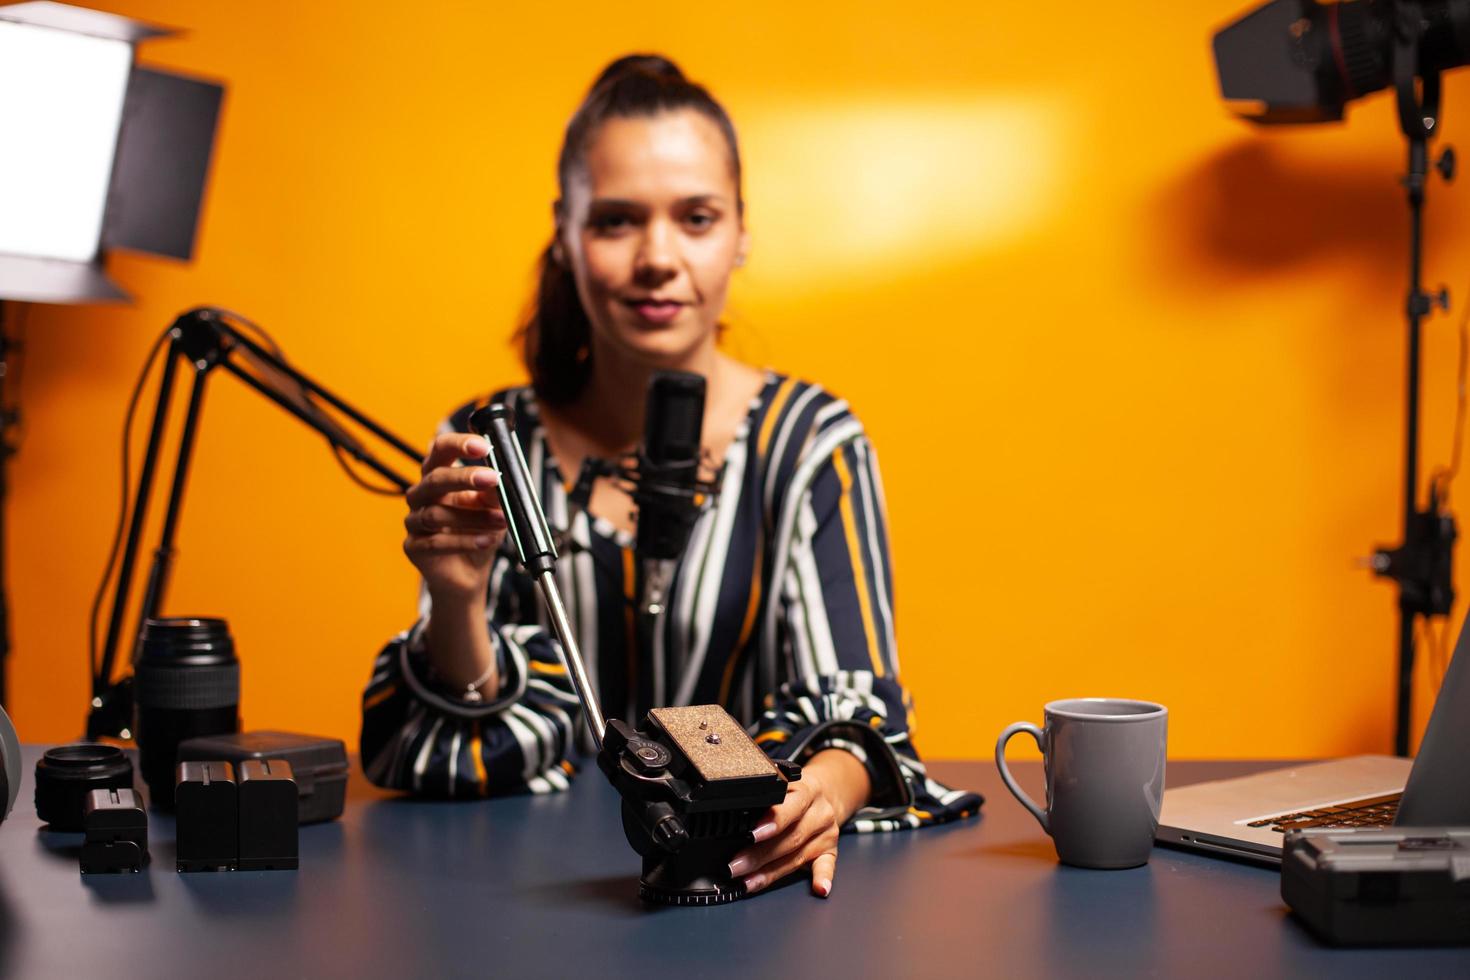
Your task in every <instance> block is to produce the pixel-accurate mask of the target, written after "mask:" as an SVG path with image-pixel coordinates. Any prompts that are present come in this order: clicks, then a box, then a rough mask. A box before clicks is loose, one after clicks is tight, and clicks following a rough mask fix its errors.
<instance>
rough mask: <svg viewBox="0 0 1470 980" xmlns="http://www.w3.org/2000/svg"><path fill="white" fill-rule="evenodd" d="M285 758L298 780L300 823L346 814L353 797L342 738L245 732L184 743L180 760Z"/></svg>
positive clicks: (237, 761) (239, 761) (180, 751)
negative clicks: (346, 803)
mask: <svg viewBox="0 0 1470 980" xmlns="http://www.w3.org/2000/svg"><path fill="white" fill-rule="evenodd" d="M206 759H225V760H228V761H229V762H232V763H234V764H235V766H236V767H237V768H238V767H239V765H240V764H241V763H242V762H244V761H245V760H246V759H260V760H266V759H284V760H286V761H287V762H289V763H290V764H291V773H292V775H293V778H295V780H296V791H297V794H298V796H297V803H298V807H297V822H298V823H303V824H307V823H320V822H321V821H323V820H335V819H337V818H338V817H340V816H341V815H342V805H343V802H344V801H345V800H346V798H347V746H346V745H344V744H343V742H342V740H341V739H336V738H324V737H322V736H318V735H297V734H295V733H293V732H239V733H237V734H234V735H208V736H204V737H201V738H191V739H189V740H187V741H184V742H180V743H179V761H180V762H184V761H186V760H191V761H200V760H206Z"/></svg>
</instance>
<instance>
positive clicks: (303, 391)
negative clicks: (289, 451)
mask: <svg viewBox="0 0 1470 980" xmlns="http://www.w3.org/2000/svg"><path fill="white" fill-rule="evenodd" d="M216 309H217V311H218V312H220V313H223V314H224V315H225V316H227V317H229V318H230V319H231V320H235V321H238V322H239V324H240V325H242V326H244V327H246V328H247V329H249V330H251V331H252V332H254V333H255V334H256V335H257V336H258V337H260V338H261V339H262V340H263V341H264V342H265V346H266V347H268V348H269V349H270V352H271V354H272V355H274V356H275V358H276V360H278V361H280V362H281V363H282V364H289V363H290V362H289V361H288V360H286V353H285V351H283V350H281V345H280V344H278V343H276V341H275V338H274V337H272V336H271V335H270V333H269V332H268V331H267V330H266V329H265V328H264V327H262V326H261V325H260V324H258V323H256V322H255V321H253V320H251V319H250V318H249V317H246V316H243V315H241V314H239V313H236V312H235V311H234V310H227V309H223V308H219V307H216ZM293 383H294V384H295V385H296V390H297V392H298V393H299V394H300V395H301V401H302V402H303V403H304V406H305V408H306V410H307V411H308V412H310V413H312V414H313V415H315V416H316V418H317V420H318V421H320V422H323V423H324V424H328V423H330V424H335V423H334V422H333V421H332V418H331V416H330V415H329V414H328V413H327V411H326V409H324V408H323V407H322V406H321V404H320V403H318V402H317V400H316V397H315V396H314V395H313V394H312V393H311V390H310V389H309V388H307V387H306V386H305V385H304V384H302V383H301V382H299V381H294V379H293ZM323 438H326V439H327V445H328V446H330V447H331V449H332V456H333V457H334V458H335V459H336V460H337V465H338V466H340V467H341V468H342V472H343V473H346V474H347V478H348V479H349V480H351V481H352V482H353V483H356V484H357V485H358V486H359V487H361V488H362V489H364V490H366V491H368V492H369V493H376V494H379V495H381V496H384V497H399V496H402V491H401V490H399V489H398V488H397V487H388V486H383V485H382V484H375V483H370V482H369V481H367V480H366V479H364V478H363V476H362V474H361V473H359V472H357V470H355V469H353V468H352V465H351V464H350V463H349V462H348V461H347V455H346V453H345V452H344V450H343V449H342V447H341V446H340V445H338V444H337V443H336V442H334V441H332V440H331V439H330V438H327V437H326V436H325V435H324V436H323Z"/></svg>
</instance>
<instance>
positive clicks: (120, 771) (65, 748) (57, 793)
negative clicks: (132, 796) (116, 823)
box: [36, 742, 133, 830]
mask: <svg viewBox="0 0 1470 980" xmlns="http://www.w3.org/2000/svg"><path fill="white" fill-rule="evenodd" d="M132 787H133V763H132V761H131V760H129V759H128V757H127V755H126V754H124V753H123V750H122V749H120V748H118V747H117V746H115V745H102V744H101V743H98V742H77V743H75V744H74V745H62V746H58V747H57V748H54V749H50V750H49V751H47V753H46V754H45V755H43V756H41V761H40V762H37V763H36V816H37V817H39V818H40V819H41V822H42V823H47V824H50V825H51V829H52V830H81V829H82V828H83V824H82V816H83V812H84V809H85V806H86V802H87V794H88V793H90V792H91V791H92V790H94V789H132Z"/></svg>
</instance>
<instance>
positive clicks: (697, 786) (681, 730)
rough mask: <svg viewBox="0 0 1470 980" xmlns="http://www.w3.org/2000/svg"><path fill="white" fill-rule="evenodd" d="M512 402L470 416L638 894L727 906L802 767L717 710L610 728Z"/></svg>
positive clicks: (679, 711) (656, 716) (659, 711)
mask: <svg viewBox="0 0 1470 980" xmlns="http://www.w3.org/2000/svg"><path fill="white" fill-rule="evenodd" d="M514 426H515V421H514V416H513V415H512V413H511V411H510V409H508V408H507V407H505V406H504V405H490V406H488V407H486V408H482V409H479V410H478V411H476V412H475V413H474V414H473V415H472V416H471V417H470V429H471V430H472V431H473V432H475V433H476V434H477V435H480V436H482V437H484V438H485V440H486V441H487V442H488V443H489V444H490V453H489V455H488V456H486V458H485V461H486V462H487V463H488V464H489V465H490V466H492V467H494V468H495V469H496V470H498V471H499V472H500V484H499V486H500V500H501V505H502V507H503V508H504V510H505V515H506V518H507V521H508V523H509V525H510V529H509V538H510V541H511V542H512V544H513V546H514V548H515V549H516V553H517V558H518V559H519V560H520V563H521V565H522V567H523V568H524V569H525V570H526V572H527V574H529V575H531V576H532V577H533V578H534V579H535V581H536V586H537V589H538V590H539V591H540V593H541V598H542V600H543V602H544V603H545V605H546V609H547V613H548V615H549V617H550V620H551V624H552V628H553V630H554V631H555V633H556V636H557V639H558V641H560V651H561V655H562V658H563V661H564V663H565V666H566V668H567V675H568V676H569V677H570V678H571V681H572V686H573V687H574V688H575V689H576V692H577V697H578V699H579V700H580V701H581V703H582V716H583V718H584V720H585V721H586V723H587V727H588V729H589V731H590V732H591V735H592V739H593V741H594V742H595V743H596V744H597V747H598V752H597V766H598V768H599V769H601V770H602V771H603V774H604V775H606V776H607V778H608V781H609V782H611V783H612V785H613V787H614V788H616V789H617V791H618V794H619V795H620V796H621V797H622V801H623V803H622V819H623V833H624V835H625V836H626V837H627V838H628V843H629V844H630V845H632V847H633V850H635V851H637V852H638V854H639V855H640V856H641V857H642V858H643V874H642V878H641V880H640V882H639V895H640V896H641V897H642V898H643V899H644V900H645V901H649V902H653V903H656V904H660V905H720V904H723V903H725V902H730V901H734V900H736V899H739V898H744V897H745V894H746V892H745V886H744V885H743V884H742V883H741V882H740V880H739V879H737V878H733V877H732V876H731V875H730V869H729V862H730V859H731V858H733V857H734V856H735V854H736V852H738V851H739V850H741V849H742V848H744V847H746V846H747V845H749V844H750V843H751V836H750V834H751V831H752V830H754V829H755V826H756V823H757V822H758V821H759V820H760V818H761V816H762V815H763V814H764V813H765V812H766V810H768V809H769V808H770V807H772V806H775V805H776V804H778V803H780V802H781V801H782V800H783V799H785V797H786V785H787V783H789V782H792V781H795V780H797V779H800V778H801V767H800V766H798V765H796V764H795V763H793V762H787V761H785V760H772V759H771V758H769V757H768V756H767V755H766V754H765V753H764V752H762V751H761V749H760V747H759V746H758V745H756V744H755V742H754V741H752V740H751V738H750V736H749V735H748V734H746V732H745V729H744V728H743V727H741V725H740V723H739V722H738V721H736V720H735V719H734V718H733V717H731V716H730V713H729V712H727V711H726V710H725V709H724V708H722V707H720V706H719V705H715V704H705V705H693V706H687V707H669V708H654V709H653V710H652V711H650V712H649V713H648V715H647V717H646V718H645V719H644V721H643V724H642V725H641V726H640V727H637V728H635V727H633V726H631V725H629V724H627V723H626V722H624V721H621V720H619V719H613V720H612V721H606V720H604V718H603V714H602V708H601V705H600V704H599V702H598V698H597V692H596V690H595V689H594V688H593V687H592V684H591V682H590V680H589V679H588V677H587V671H586V668H585V666H584V665H583V663H582V655H581V650H580V648H579V647H578V645H577V638H576V634H575V632H574V631H573V630H572V628H571V623H570V622H569V620H568V619H567V615H566V607H565V605H564V604H563V603H562V600H561V593H560V591H559V590H558V588H557V584H556V575H555V572H554V569H555V563H556V557H557V556H556V545H555V543H554V539H553V537H552V534H551V531H550V529H549V527H548V526H547V523H546V515H545V513H544V512H543V511H542V509H541V502H540V500H538V499H537V497H536V493H535V489H534V487H535V485H534V483H533V482H532V479H531V475H530V473H529V472H528V470H527V468H526V461H525V458H524V457H523V456H522V454H521V450H520V445H519V443H518V442H517V441H516V438H515V428H514Z"/></svg>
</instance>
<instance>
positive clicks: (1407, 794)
mask: <svg viewBox="0 0 1470 980" xmlns="http://www.w3.org/2000/svg"><path fill="white" fill-rule="evenodd" d="M1467 647H1470V629H1466V628H1465V626H1464V625H1462V626H1461V630H1460V638H1459V641H1458V642H1457V643H1456V644H1455V652H1454V656H1453V657H1452V658H1451V659H1450V664H1449V667H1448V669H1447V670H1446V671H1445V676H1444V681H1443V683H1442V684H1441V685H1440V689H1439V695H1438V697H1436V698H1435V702H1434V710H1433V712H1432V713H1431V714H1430V716H1429V725H1428V727H1426V728H1425V729H1424V740H1423V742H1421V743H1420V745H1419V755H1418V756H1417V757H1416V758H1415V759H1414V761H1413V762H1412V764H1411V763H1410V761H1409V760H1408V759H1400V758H1397V757H1394V756H1382V755H1364V756H1354V757H1353V758H1350V759H1338V760H1336V761H1333V762H1320V763H1314V764H1312V765H1305V766H1295V767H1292V768H1288V769H1275V770H1272V771H1270V772H1263V773H1257V774H1255V775H1253V776H1243V777H1240V778H1238V779H1217V780H1213V781H1211V782H1207V783H1196V784H1195V785H1193V786H1183V787H1180V788H1179V789H1170V790H1166V791H1165V792H1164V804H1163V810H1162V811H1161V813H1160V815H1159V829H1158V833H1157V835H1156V840H1157V841H1158V842H1159V843H1161V844H1168V845H1170V846H1176V847H1183V848H1188V849H1190V850H1195V851H1203V852H1206V853H1209V854H1219V855H1228V856H1231V857H1239V858H1246V859H1248V860H1256V861H1264V862H1269V863H1273V864H1279V863H1281V844H1282V840H1283V839H1284V838H1285V836H1286V832H1287V831H1288V830H1296V829H1299V828H1307V827H1344V828H1347V827H1378V826H1388V825H1395V826H1401V827H1429V826H1438V827H1445V826H1457V825H1458V826H1470V779H1467V778H1466V776H1465V772H1466V760H1470V651H1467Z"/></svg>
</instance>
